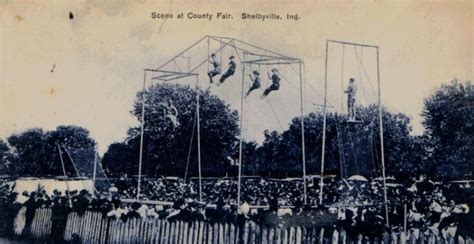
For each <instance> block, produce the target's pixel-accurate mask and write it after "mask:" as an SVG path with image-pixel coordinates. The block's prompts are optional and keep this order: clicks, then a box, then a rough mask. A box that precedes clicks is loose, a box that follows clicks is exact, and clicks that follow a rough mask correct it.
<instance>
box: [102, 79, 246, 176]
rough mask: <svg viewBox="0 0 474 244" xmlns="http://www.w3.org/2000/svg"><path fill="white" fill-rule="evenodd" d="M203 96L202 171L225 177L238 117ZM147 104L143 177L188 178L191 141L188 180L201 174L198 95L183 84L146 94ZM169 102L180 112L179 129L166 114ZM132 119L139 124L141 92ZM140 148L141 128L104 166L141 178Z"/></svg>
mask: <svg viewBox="0 0 474 244" xmlns="http://www.w3.org/2000/svg"><path fill="white" fill-rule="evenodd" d="M199 93H200V135H201V160H202V171H203V173H204V174H205V175H212V176H215V175H223V174H225V172H226V170H227V167H228V166H229V165H228V164H229V162H228V160H227V157H228V156H229V155H231V154H233V153H234V152H235V151H234V150H235V145H236V143H237V140H238V137H237V135H238V122H237V121H238V115H237V112H236V111H232V110H231V109H230V108H229V105H227V104H225V103H224V101H223V100H221V99H219V98H218V97H217V96H214V95H211V94H210V92H209V91H203V90H199ZM145 99H146V100H145V101H146V106H145V126H144V149H143V171H142V173H143V174H145V175H147V176H157V175H178V176H181V177H182V176H184V170H185V168H186V164H187V162H188V153H189V151H188V150H189V148H190V141H191V136H193V138H192V144H191V145H192V146H191V150H192V151H191V154H190V158H189V171H190V172H189V173H190V174H189V175H191V176H192V175H197V143H196V141H197V128H196V125H195V123H196V91H195V90H194V89H191V88H190V87H189V86H184V85H176V84H157V85H153V86H151V87H150V88H149V89H148V90H146V91H145ZM169 100H171V101H172V103H173V105H174V106H175V107H176V108H177V110H178V116H177V118H178V121H179V123H180V125H179V126H178V127H177V128H174V126H173V124H172V123H171V121H169V119H168V118H167V117H166V116H165V115H166V114H165V112H164V111H163V106H162V104H163V103H165V102H167V101H169ZM132 114H133V115H134V116H135V117H136V118H137V119H138V120H139V121H140V120H141V114H142V93H141V92H140V93H138V94H137V98H136V100H135V104H134V106H133V110H132ZM139 146H140V128H139V127H135V128H131V129H130V130H129V132H128V138H127V140H126V141H125V142H123V143H120V144H113V145H112V146H111V147H110V148H109V151H108V152H107V153H106V155H104V159H103V163H104V165H105V166H106V167H107V168H108V170H109V171H110V172H117V173H119V172H121V169H127V172H133V174H136V173H138V156H139ZM122 151H123V152H124V154H123V155H122V153H121V152H122ZM114 166H116V167H114Z"/></svg>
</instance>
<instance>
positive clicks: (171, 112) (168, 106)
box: [160, 99, 180, 128]
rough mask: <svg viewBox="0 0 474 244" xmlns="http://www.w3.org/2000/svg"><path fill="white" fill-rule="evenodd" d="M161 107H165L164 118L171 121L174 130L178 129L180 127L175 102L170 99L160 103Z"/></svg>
mask: <svg viewBox="0 0 474 244" xmlns="http://www.w3.org/2000/svg"><path fill="white" fill-rule="evenodd" d="M160 106H162V107H163V111H164V116H165V118H167V119H169V120H170V121H171V123H172V124H173V128H176V127H178V126H179V125H180V123H179V121H178V109H176V107H175V106H174V105H173V101H172V100H171V99H169V100H168V101H167V102H165V103H160Z"/></svg>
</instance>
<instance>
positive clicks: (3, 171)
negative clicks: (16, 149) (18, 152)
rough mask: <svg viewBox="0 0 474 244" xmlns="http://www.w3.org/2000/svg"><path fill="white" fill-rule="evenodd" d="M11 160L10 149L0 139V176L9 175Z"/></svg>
mask: <svg viewBox="0 0 474 244" xmlns="http://www.w3.org/2000/svg"><path fill="white" fill-rule="evenodd" d="M11 160H12V155H11V153H10V147H8V144H7V143H5V142H4V141H3V140H1V139H0V175H9V174H10V167H11Z"/></svg>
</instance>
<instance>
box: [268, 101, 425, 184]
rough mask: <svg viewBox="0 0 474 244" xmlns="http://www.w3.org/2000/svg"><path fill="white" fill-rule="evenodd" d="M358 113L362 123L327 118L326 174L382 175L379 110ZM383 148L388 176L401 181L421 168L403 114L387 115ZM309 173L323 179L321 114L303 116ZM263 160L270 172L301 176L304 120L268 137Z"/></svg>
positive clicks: (371, 108) (335, 116)
mask: <svg viewBox="0 0 474 244" xmlns="http://www.w3.org/2000/svg"><path fill="white" fill-rule="evenodd" d="M356 113H357V114H358V117H359V118H360V119H361V121H362V123H347V121H346V118H345V116H342V115H338V114H334V113H328V114H327V126H326V146H325V165H324V170H325V173H326V174H337V175H339V176H342V177H344V178H346V177H349V176H351V175H354V174H362V175H366V176H380V175H381V160H380V139H379V138H380V137H379V123H378V107H377V106H375V105H373V106H369V107H358V108H357V111H356ZM382 116H383V127H384V139H385V141H384V149H385V163H386V172H387V174H388V175H394V176H396V177H397V178H404V177H405V176H406V175H407V174H408V175H412V174H411V173H412V172H413V171H412V170H413V168H418V167H419V162H418V160H420V159H421V156H419V157H416V155H415V154H416V153H417V152H415V150H414V149H415V144H414V140H413V138H412V136H411V135H410V131H411V128H410V126H409V123H410V119H409V118H408V117H407V116H406V115H404V114H393V113H389V112H387V111H385V110H384V112H383V115H382ZM304 124H305V130H304V132H305V152H306V172H307V174H319V173H320V168H321V148H322V131H323V128H322V126H323V115H322V114H321V113H319V112H314V113H310V114H309V115H307V116H305V117H304ZM260 151H261V152H262V154H261V157H262V159H261V161H262V162H267V164H269V166H267V167H271V169H268V171H269V172H273V171H279V173H280V175H281V176H288V175H290V176H301V175H302V152H301V119H300V118H299V117H296V118H294V119H293V120H292V122H291V124H290V126H289V128H288V130H286V131H284V132H283V133H281V134H279V133H277V132H272V133H269V132H267V133H266V138H265V141H264V143H263V145H262V148H261V150H260Z"/></svg>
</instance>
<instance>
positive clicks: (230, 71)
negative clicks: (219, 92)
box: [217, 55, 237, 86]
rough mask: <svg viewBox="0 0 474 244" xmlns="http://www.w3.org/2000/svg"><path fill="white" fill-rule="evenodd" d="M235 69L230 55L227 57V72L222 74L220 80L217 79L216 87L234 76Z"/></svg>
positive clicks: (232, 57) (235, 65)
mask: <svg viewBox="0 0 474 244" xmlns="http://www.w3.org/2000/svg"><path fill="white" fill-rule="evenodd" d="M236 68H237V64H235V62H234V56H233V55H232V56H230V57H229V66H228V68H227V71H226V72H225V73H224V74H222V76H221V78H220V79H219V82H218V83H217V86H220V85H221V84H222V83H224V81H225V80H226V79H227V78H229V77H230V76H232V75H234V73H235V70H236Z"/></svg>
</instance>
